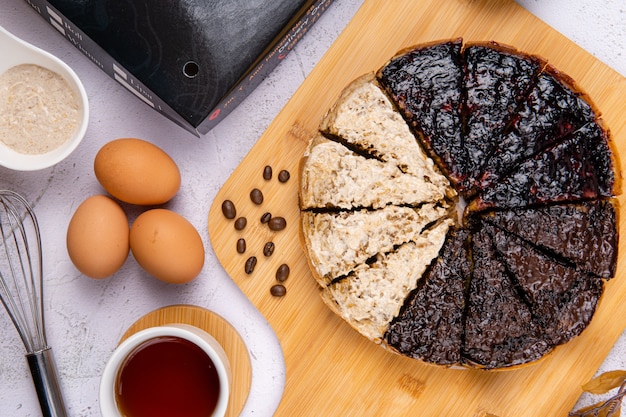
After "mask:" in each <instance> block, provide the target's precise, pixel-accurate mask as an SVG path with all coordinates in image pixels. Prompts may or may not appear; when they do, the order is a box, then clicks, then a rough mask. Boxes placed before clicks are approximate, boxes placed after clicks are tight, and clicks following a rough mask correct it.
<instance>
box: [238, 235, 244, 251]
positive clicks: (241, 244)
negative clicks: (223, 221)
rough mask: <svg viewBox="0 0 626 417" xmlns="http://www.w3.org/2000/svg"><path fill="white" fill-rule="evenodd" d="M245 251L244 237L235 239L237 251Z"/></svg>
mask: <svg viewBox="0 0 626 417" xmlns="http://www.w3.org/2000/svg"><path fill="white" fill-rule="evenodd" d="M245 251H246V239H244V238H241V239H239V240H237V252H239V253H244V252H245Z"/></svg>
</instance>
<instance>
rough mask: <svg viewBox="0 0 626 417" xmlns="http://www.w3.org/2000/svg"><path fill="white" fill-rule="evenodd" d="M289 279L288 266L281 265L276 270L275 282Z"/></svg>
mask: <svg viewBox="0 0 626 417" xmlns="http://www.w3.org/2000/svg"><path fill="white" fill-rule="evenodd" d="M287 278H289V265H287V264H282V265H281V266H279V267H278V269H277V270H276V280H277V281H278V282H285V281H287Z"/></svg>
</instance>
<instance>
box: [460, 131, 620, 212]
mask: <svg viewBox="0 0 626 417" xmlns="http://www.w3.org/2000/svg"><path fill="white" fill-rule="evenodd" d="M614 188H615V174H614V159H613V154H612V152H611V149H610V146H609V141H608V136H607V133H606V131H605V130H604V129H602V128H601V127H600V126H599V125H598V124H597V123H595V122H592V123H588V124H586V125H585V126H583V127H582V128H580V129H579V130H577V131H575V132H573V133H572V134H570V135H569V136H568V137H567V138H566V139H564V140H563V141H562V142H560V143H558V144H556V145H555V146H553V147H552V148H550V149H547V150H545V151H544V152H542V153H540V154H538V155H535V156H534V157H533V158H530V159H527V160H525V161H524V162H522V163H521V164H520V165H519V166H518V167H517V168H516V169H515V170H514V171H513V172H511V173H509V174H508V175H507V176H505V177H503V178H501V179H500V181H498V182H497V183H495V184H492V185H491V186H490V187H489V188H487V189H484V190H482V191H481V192H480V193H479V194H478V196H477V197H476V198H474V199H473V200H472V202H471V203H470V205H469V207H470V210H481V209H485V208H489V207H497V208H514V207H526V206H531V205H535V204H547V203H558V202H572V201H579V200H584V199H596V198H601V197H611V196H613V194H615V190H614Z"/></svg>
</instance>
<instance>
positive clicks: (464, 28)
mask: <svg viewBox="0 0 626 417" xmlns="http://www.w3.org/2000/svg"><path fill="white" fill-rule="evenodd" d="M459 36H460V37H463V39H464V40H465V41H481V40H482V41H486V40H495V41H498V42H501V43H504V44H509V45H513V46H515V47H517V48H518V49H520V50H521V51H525V52H528V53H532V54H536V55H540V56H542V57H544V58H546V59H548V61H549V62H550V63H552V64H553V65H554V66H555V67H556V68H558V69H560V70H561V71H563V72H565V73H566V74H568V75H570V76H571V77H572V78H574V79H575V80H576V81H577V82H578V84H579V85H580V86H581V87H582V89H583V90H585V91H586V92H587V93H588V94H589V95H590V96H591V97H592V99H593V100H594V102H595V103H596V105H597V107H598V108H599V109H600V110H601V111H602V113H603V118H604V120H605V121H606V123H607V125H608V127H609V128H610V130H611V132H612V134H613V140H614V141H615V143H616V148H617V150H618V153H619V154H621V155H625V154H626V112H625V109H626V78H624V77H622V76H620V75H619V74H618V73H616V72H615V71H613V70H612V69H610V68H609V67H607V66H606V65H604V64H603V63H601V62H599V61H598V60H596V59H595V58H594V57H593V56H591V55H590V54H588V53H587V52H585V51H584V50H582V49H581V48H580V47H578V46H577V45H575V44H573V43H572V42H571V41H569V40H568V39H567V38H565V37H564V36H562V35H561V34H559V33H558V32H556V31H555V30H553V29H552V28H550V27H549V26H547V25H546V24H545V23H543V22H541V21H540V20H538V19H537V18H536V17H534V16H533V15H532V14H530V13H529V12H527V11H526V10H524V9H523V8H521V7H520V6H518V5H517V4H515V3H514V2H513V1H512V0H447V1H439V0H421V1H411V0H406V1H401V0H366V1H365V3H364V5H363V6H362V7H361V9H360V10H359V11H358V13H357V14H356V15H355V17H354V18H353V20H352V21H351V22H350V23H349V24H348V26H347V28H346V29H345V31H344V32H343V33H342V34H341V35H340V37H339V38H338V39H337V41H336V42H335V43H334V44H333V46H332V47H331V48H330V49H329V50H328V52H327V53H326V54H325V56H324V57H323V58H322V60H321V61H320V62H319V64H318V65H317V66H316V67H315V68H314V70H313V71H312V72H311V74H310V75H309V77H308V78H307V79H306V80H305V81H304V83H303V84H302V86H301V87H300V88H299V89H298V91H297V92H296V93H295V94H294V96H293V97H292V99H291V100H290V101H289V103H288V104H287V105H286V106H285V108H284V109H283V110H282V111H281V113H280V114H279V115H278V116H277V117H276V119H275V120H274V121H273V123H272V124H271V125H270V126H269V128H268V129H267V131H266V132H265V133H264V134H263V135H262V136H261V138H260V139H259V141H258V142H257V143H256V144H255V146H254V147H253V148H252V150H251V151H250V153H249V154H248V155H247V156H246V158H245V159H244V160H243V161H242V163H241V165H240V166H239V167H238V168H237V169H236V170H235V172H234V173H233V174H232V176H231V177H230V178H229V179H228V181H227V182H226V184H225V185H224V186H223V188H222V189H221V190H220V192H219V193H218V195H217V196H216V198H215V201H214V202H213V204H212V207H211V210H210V213H209V235H210V239H211V243H212V245H213V248H214V250H215V253H216V255H217V257H218V259H219V260H220V262H221V263H222V265H223V267H224V268H225V269H226V271H227V272H228V273H229V275H230V276H231V277H232V279H233V280H234V281H235V283H236V284H237V285H238V286H239V287H240V288H241V290H242V291H243V292H244V293H245V294H246V296H247V297H248V298H249V299H250V300H251V301H252V302H253V303H254V305H255V306H256V307H257V308H258V309H259V310H260V311H261V313H262V314H263V315H264V316H265V318H266V319H267V320H268V321H269V323H270V324H271V325H272V327H273V329H274V331H275V332H276V334H277V337H278V339H279V340H280V343H281V346H282V349H283V352H284V356H285V363H286V372H287V375H286V386H285V391H284V395H283V399H282V401H281V403H280V405H279V407H278V410H277V412H276V415H277V416H341V417H346V416H359V417H365V416H385V417H389V416H409V415H412V416H417V415H421V416H470V417H487V416H499V417H507V416H510V417H525V416H527V417H537V416H566V415H567V413H568V412H569V411H570V410H571V409H572V407H573V406H574V405H575V403H576V400H577V399H578V397H579V395H580V394H581V388H580V386H581V385H582V384H583V383H585V382H586V381H587V380H588V379H590V378H591V377H592V376H593V374H594V372H595V371H596V370H597V368H598V366H599V365H600V364H601V363H602V361H603V360H604V358H605V357H606V355H607V354H608V352H609V351H610V349H611V347H612V346H613V345H614V343H615V341H616V340H617V339H618V338H619V336H620V335H621V334H622V332H623V331H624V328H625V325H626V302H624V300H626V277H625V276H624V267H625V266H626V264H625V262H624V260H623V257H624V243H625V242H626V240H625V239H624V238H622V240H621V242H620V248H619V250H620V256H619V262H618V269H617V276H616V278H615V279H613V280H611V281H610V282H609V283H608V284H607V286H606V291H605V295H604V296H603V298H602V300H601V303H600V306H599V308H598V310H597V312H596V315H595V316H594V319H593V321H592V323H591V325H590V326H589V327H588V328H587V329H586V330H585V332H584V333H583V334H582V335H581V336H580V337H578V338H576V339H575V340H574V341H572V342H570V343H568V344H566V345H564V346H561V347H559V348H557V349H556V350H555V352H554V353H553V354H551V355H549V356H548V357H546V358H545V359H543V360H541V361H540V362H538V363H535V364H533V365H530V366H527V367H523V368H521V369H518V370H512V371H498V372H485V371H479V370H458V369H444V368H441V367H436V366H432V365H428V364H424V363H422V362H419V361H416V360H412V359H408V358H405V357H401V356H399V355H395V354H393V353H390V352H388V351H386V350H385V349H383V348H381V347H380V346H377V345H375V344H374V343H372V342H370V341H368V340H366V339H365V338H364V337H362V336H361V335H359V334H358V333H357V332H356V331H354V330H352V328H350V326H349V325H348V324H346V323H345V322H344V321H343V320H342V319H340V318H339V317H337V316H336V315H335V314H334V313H332V312H331V311H330V310H329V309H328V308H327V307H326V305H325V304H324V303H323V302H322V300H321V298H320V296H319V291H318V287H317V284H316V282H315V281H314V279H313V277H312V276H311V273H310V271H309V269H308V266H307V263H306V260H305V257H304V254H303V252H302V249H301V247H300V243H299V231H298V229H299V225H298V223H299V210H298V181H299V178H298V165H299V161H300V158H301V156H302V154H303V152H304V150H305V147H306V145H307V142H308V139H309V137H310V136H311V134H312V133H313V132H315V130H316V128H317V126H318V124H319V122H320V119H321V118H322V116H323V115H324V113H325V112H326V110H327V109H328V108H329V107H330V106H331V105H332V103H333V102H334V101H335V99H336V98H337V96H338V95H339V93H340V91H341V90H342V89H343V88H344V87H345V86H346V85H347V84H348V83H349V82H350V81H352V80H353V79H354V78H356V77H358V76H360V75H362V74H364V73H366V72H369V71H375V70H377V69H378V68H380V67H381V66H382V65H384V64H385V62H386V61H387V60H388V59H389V58H391V57H392V56H393V55H394V54H395V53H396V52H397V51H399V50H400V49H403V48H405V47H409V46H412V45H415V44H419V43H423V42H429V41H435V40H441V39H450V38H455V37H459ZM266 165H270V166H271V167H272V168H273V171H274V176H273V178H272V179H271V180H269V181H266V180H264V179H263V177H262V172H263V168H264V167H265V166H266ZM282 169H286V170H288V171H289V172H290V173H291V179H290V180H289V181H288V182H286V183H281V182H279V181H278V180H277V179H276V177H277V174H278V172H279V171H280V170H282ZM622 171H624V168H622ZM253 188H259V189H260V190H261V191H262V192H263V194H264V197H265V199H264V202H263V203H262V204H261V205H258V206H257V205H255V204H253V203H252V202H251V201H250V197H249V193H250V191H251V190H252V189H253ZM226 199H229V200H231V201H233V202H234V204H235V206H236V208H237V211H238V215H241V216H246V217H247V219H248V226H247V227H246V228H245V229H244V230H242V231H237V230H235V228H234V226H233V221H232V220H227V219H225V218H224V216H223V215H222V211H221V204H222V202H223V201H224V200H226ZM620 203H621V205H622V206H624V205H625V204H624V197H620ZM265 212H270V213H272V215H273V216H283V217H285V219H286V220H287V228H286V229H285V230H282V231H278V232H274V231H271V230H269V228H267V226H265V225H262V224H260V222H259V219H260V217H261V216H262V215H263V213H265ZM625 227H626V225H625V223H624V216H621V217H620V225H619V228H620V231H621V232H622V233H621V234H622V236H624V235H626V233H624V230H625ZM239 238H244V239H245V240H246V242H247V250H246V253H245V254H243V255H242V254H239V253H237V251H236V249H235V248H236V242H237V239H239ZM268 241H273V242H274V244H275V247H276V249H275V251H274V253H273V254H272V256H270V257H265V256H264V255H263V246H264V244H265V243H266V242H268ZM253 255H254V256H256V257H257V264H256V267H255V269H254V271H253V272H252V273H251V274H247V273H246V272H245V271H244V264H245V262H246V259H247V258H248V257H249V256H253ZM282 263H287V264H288V265H289V267H290V269H291V274H290V276H289V278H288V280H287V281H286V282H285V286H286V288H287V294H286V295H285V296H284V297H281V298H277V297H274V296H272V295H271V294H270V291H269V289H270V287H271V286H272V285H274V284H275V272H276V269H277V268H278V266H279V265H280V264H282Z"/></svg>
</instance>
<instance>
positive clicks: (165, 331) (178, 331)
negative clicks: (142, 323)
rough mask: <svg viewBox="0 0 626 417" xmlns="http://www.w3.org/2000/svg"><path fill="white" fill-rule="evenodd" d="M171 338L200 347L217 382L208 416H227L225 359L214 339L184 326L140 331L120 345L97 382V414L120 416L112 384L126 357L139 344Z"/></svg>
mask: <svg viewBox="0 0 626 417" xmlns="http://www.w3.org/2000/svg"><path fill="white" fill-rule="evenodd" d="M163 336H173V337H180V338H182V339H185V340H188V341H190V342H192V343H194V344H195V345H197V346H199V347H200V348H201V349H202V350H204V352H206V354H207V355H208V356H209V358H210V359H211V361H212V362H213V364H214V365H215V369H216V370H217V375H218V378H219V381H220V393H219V396H218V399H217V405H216V407H215V411H214V412H213V414H212V415H211V416H210V417H223V416H224V415H225V414H226V408H227V406H228V399H229V397H230V386H231V381H232V372H231V368H230V363H229V361H228V356H226V352H224V349H223V348H222V346H221V345H220V344H219V342H217V340H215V338H214V337H213V336H211V335H210V334H208V333H207V332H205V331H204V330H202V329H199V328H197V327H194V326H190V325H187V324H168V325H164V326H156V327H150V328H147V329H145V330H142V331H139V332H137V333H135V334H134V335H132V336H130V337H129V338H128V339H126V340H125V341H123V342H122V343H120V345H119V346H118V347H117V348H116V349H115V351H114V352H113V354H112V355H111V358H110V359H109V361H108V362H107V364H106V366H105V368H104V372H103V374H102V379H101V381H100V411H101V412H102V417H123V416H122V415H121V414H120V412H119V410H118V407H117V401H116V398H115V384H116V380H117V375H118V372H119V371H120V368H121V366H122V364H123V363H124V360H125V359H126V357H127V356H128V355H129V354H130V353H131V352H133V350H135V348H137V347H138V346H139V345H141V344H142V343H144V342H145V341H147V340H150V339H153V338H155V337H163Z"/></svg>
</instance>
